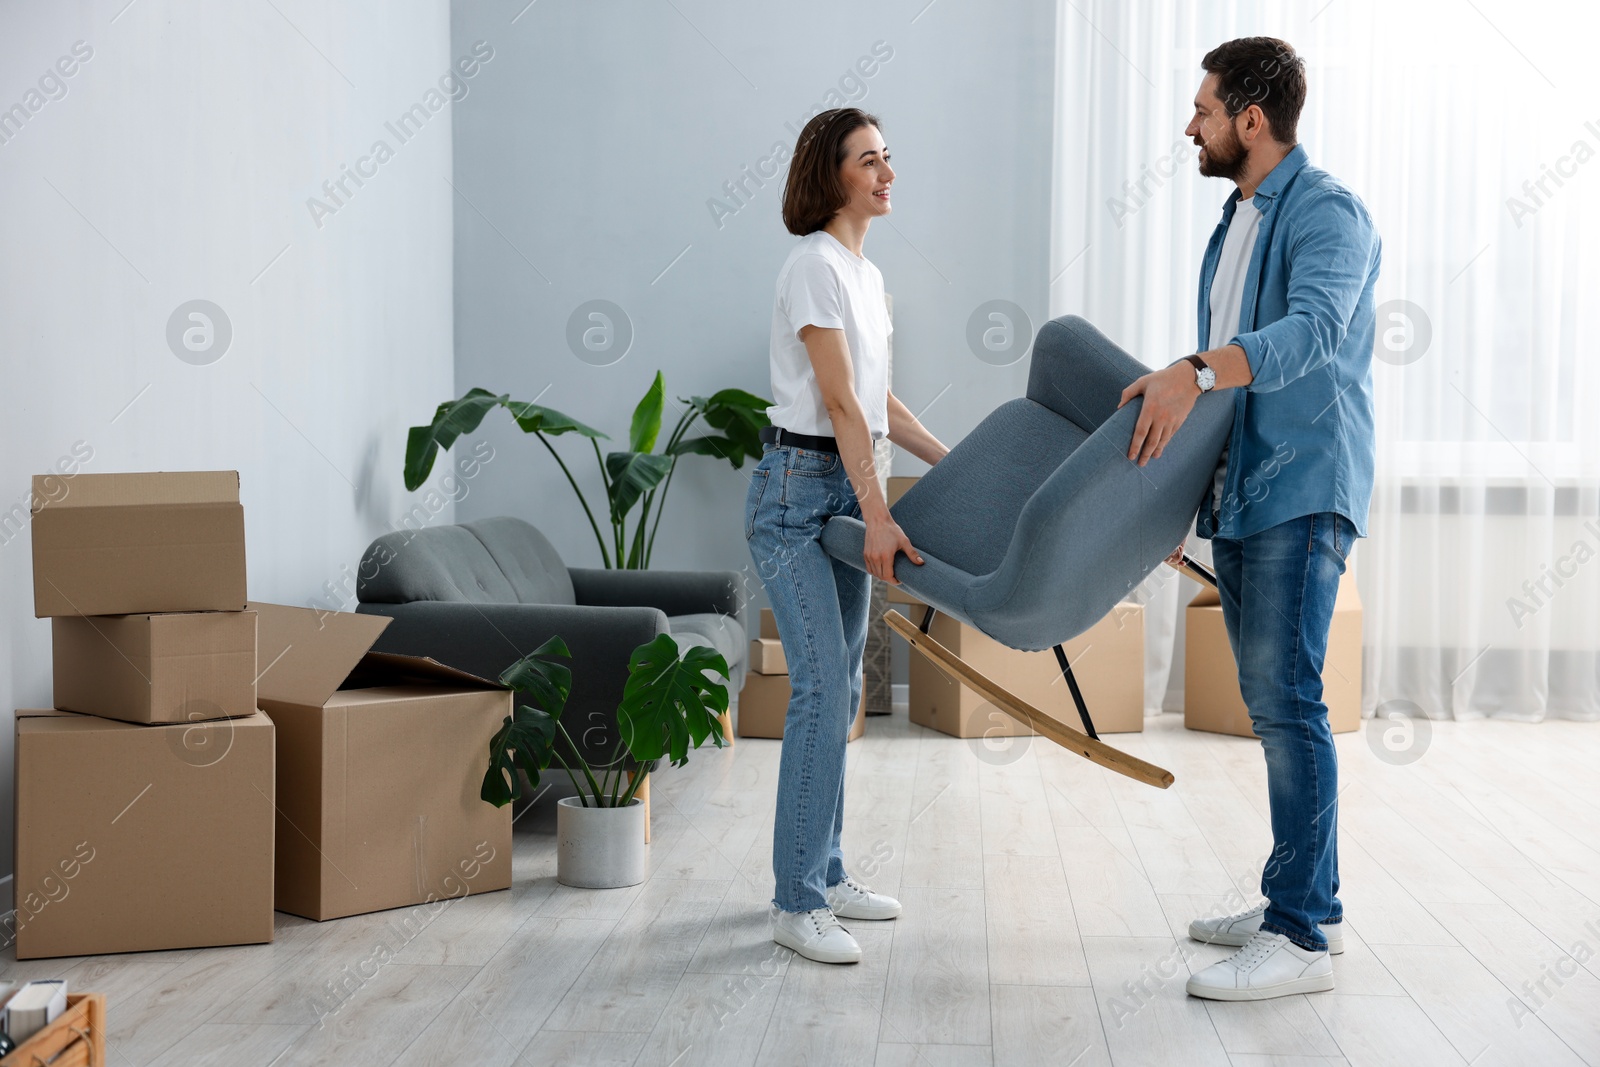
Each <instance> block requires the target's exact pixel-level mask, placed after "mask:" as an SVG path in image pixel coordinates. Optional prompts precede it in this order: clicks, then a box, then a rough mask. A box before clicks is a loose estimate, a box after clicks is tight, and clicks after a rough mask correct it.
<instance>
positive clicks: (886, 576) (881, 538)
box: [861, 518, 922, 585]
mask: <svg viewBox="0 0 1600 1067" xmlns="http://www.w3.org/2000/svg"><path fill="white" fill-rule="evenodd" d="M900 552H904V553H905V554H906V559H909V560H910V561H911V562H912V563H915V564H916V565H917V566H919V567H920V566H922V553H920V552H918V551H917V550H916V549H915V548H912V547H911V539H910V538H908V537H907V536H906V533H905V531H904V530H902V529H900V526H899V524H898V523H896V522H895V521H894V520H893V519H889V518H885V519H880V520H878V521H876V522H868V523H867V544H866V548H865V549H864V550H863V551H862V553H861V558H862V561H863V562H865V563H866V565H867V573H868V574H870V575H872V576H873V577H874V578H881V579H883V580H884V581H886V582H888V583H889V584H890V585H899V584H900V582H899V579H897V578H895V576H894V557H895V555H896V554H897V553H900Z"/></svg>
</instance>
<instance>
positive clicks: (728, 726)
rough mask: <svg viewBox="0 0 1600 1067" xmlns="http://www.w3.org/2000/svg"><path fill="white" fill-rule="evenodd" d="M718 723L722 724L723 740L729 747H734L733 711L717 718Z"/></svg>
mask: <svg viewBox="0 0 1600 1067" xmlns="http://www.w3.org/2000/svg"><path fill="white" fill-rule="evenodd" d="M717 721H718V722H720V723H721V724H722V740H723V743H724V744H725V745H726V746H727V747H728V748H732V747H733V709H732V708H729V709H728V710H727V711H724V712H722V713H721V714H720V715H718V716H717Z"/></svg>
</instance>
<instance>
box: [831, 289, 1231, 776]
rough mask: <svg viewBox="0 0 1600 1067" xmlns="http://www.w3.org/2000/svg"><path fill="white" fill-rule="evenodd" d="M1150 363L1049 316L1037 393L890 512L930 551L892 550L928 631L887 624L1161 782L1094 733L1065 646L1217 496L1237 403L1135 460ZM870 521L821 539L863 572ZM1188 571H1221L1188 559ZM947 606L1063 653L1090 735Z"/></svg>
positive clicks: (1039, 351) (1025, 713)
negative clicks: (938, 621) (941, 627)
mask: <svg viewBox="0 0 1600 1067" xmlns="http://www.w3.org/2000/svg"><path fill="white" fill-rule="evenodd" d="M1148 370H1149V368H1147V367H1146V366H1144V365H1143V364H1142V363H1140V362H1139V361H1138V360H1135V359H1134V358H1133V357H1132V356H1130V355H1128V354H1127V353H1126V352H1123V351H1122V350H1121V349H1119V348H1117V347H1116V345H1114V344H1112V343H1111V341H1110V340H1108V339H1107V338H1106V336H1105V335H1104V334H1102V333H1100V331H1098V330H1097V329H1095V328H1094V327H1093V326H1091V325H1090V324H1089V323H1088V322H1086V321H1084V320H1083V319H1081V318H1077V317H1076V316H1070V315H1069V316H1065V317H1063V318H1059V319H1055V320H1052V321H1051V322H1048V323H1046V324H1045V325H1044V327H1043V328H1042V329H1040V331H1039V334H1038V336H1037V337H1036V338H1035V340H1034V345H1033V362H1032V364H1031V366H1030V368H1029V375H1028V391H1027V395H1026V396H1023V397H1019V398H1017V399H1016V400H1012V401H1008V402H1007V403H1005V404H1003V405H1001V406H1000V407H999V408H997V409H996V410H995V411H994V412H992V413H991V414H990V415H989V416H988V417H987V418H986V419H984V420H983V422H981V423H980V424H979V425H978V426H977V427H976V428H975V429H974V430H973V431H972V432H971V433H970V434H968V435H967V436H966V438H965V439H964V440H962V441H961V443H960V444H958V445H956V447H955V448H953V449H951V451H950V454H949V455H947V456H946V457H945V458H944V459H942V460H941V461H940V462H939V463H938V464H937V465H936V466H935V467H933V469H932V470H930V471H929V472H928V473H927V474H926V475H924V476H923V477H922V478H921V479H920V480H918V482H917V484H916V485H915V486H913V487H912V488H911V489H909V490H907V492H906V493H905V495H904V496H902V497H901V498H900V500H899V501H897V502H896V503H895V505H894V507H893V509H892V510H893V513H894V518H895V521H896V522H897V523H899V525H900V528H901V529H902V530H904V531H905V533H906V536H907V537H909V538H910V540H911V543H912V544H913V545H915V546H916V547H917V551H918V552H920V553H921V554H922V557H923V563H922V564H921V565H920V566H919V565H917V564H914V563H912V562H911V561H910V560H908V559H906V558H905V556H904V555H901V556H898V557H897V558H896V559H895V570H894V574H895V578H896V579H897V580H898V581H899V582H900V583H901V584H902V585H904V586H905V588H906V590H907V591H908V592H910V593H911V594H912V595H913V596H915V597H916V598H917V599H918V600H920V601H922V603H924V604H926V605H928V608H927V613H926V615H925V616H924V618H923V620H922V625H921V626H920V627H919V626H917V625H915V624H913V623H912V622H911V621H910V620H908V619H906V618H905V617H904V616H902V615H900V614H899V613H898V612H890V613H889V614H888V616H887V621H888V623H889V625H890V627H891V628H892V629H893V630H894V631H895V632H896V633H899V634H900V635H901V636H902V637H904V638H905V639H906V640H907V641H909V642H910V644H911V647H912V648H914V649H915V650H916V651H917V652H918V653H920V654H921V655H924V656H926V657H927V658H928V659H929V661H930V662H932V663H933V664H934V665H935V666H936V667H938V668H939V669H940V670H941V671H943V672H944V673H945V674H947V675H949V676H950V677H951V678H953V679H954V680H956V681H957V682H959V683H961V684H962V685H965V686H967V687H968V688H970V689H972V690H973V691H974V692H976V693H978V694H979V695H981V696H982V697H983V698H984V699H986V700H988V701H989V702H990V703H992V704H994V705H995V707H997V708H999V709H1000V710H1002V711H1004V712H1005V713H1006V714H1007V715H1010V716H1011V717H1012V718H1014V719H1016V720H1018V721H1019V722H1021V723H1023V724H1025V725H1027V726H1029V727H1031V728H1032V729H1033V730H1034V731H1035V732H1036V733H1038V734H1041V735H1042V736H1044V737H1048V738H1049V739H1050V740H1052V741H1054V742H1056V743H1057V744H1058V745H1061V746H1062V747H1063V748H1066V749H1069V750H1071V751H1073V752H1076V753H1077V754H1078V755H1080V756H1082V757H1084V758H1085V759H1087V760H1090V761H1091V762H1094V763H1098V764H1099V765H1101V766H1102V767H1105V768H1107V769H1109V770H1113V771H1116V772H1117V773H1119V774H1124V775H1127V776H1128V777H1129V778H1132V779H1134V780H1136V781H1140V782H1145V783H1147V784H1149V785H1153V786H1156V787H1157V788H1161V789H1165V788H1166V787H1168V786H1170V785H1171V784H1172V782H1173V777H1172V774H1171V773H1170V772H1169V771H1166V770H1163V769H1162V768H1160V767H1157V766H1155V765H1154V764H1151V763H1147V762H1146V761H1144V760H1142V759H1139V758H1138V757H1136V756H1130V755H1128V754H1127V753H1125V752H1121V751H1118V750H1117V749H1115V748H1113V747H1111V746H1110V745H1108V744H1106V743H1105V742H1103V741H1101V740H1100V739H1099V736H1098V734H1097V733H1096V731H1095V728H1094V722H1093V720H1092V719H1091V718H1090V715H1089V710H1088V708H1087V706H1086V705H1085V703H1084V700H1083V694H1082V692H1081V691H1080V690H1079V688H1078V684H1077V680H1076V678H1075V677H1074V676H1073V673H1072V666H1071V664H1070V663H1069V662H1068V661H1067V657H1066V653H1065V651H1064V650H1063V648H1062V644H1063V642H1065V641H1068V640H1070V639H1071V638H1073V637H1076V636H1077V635H1078V634H1081V633H1083V632H1084V631H1085V630H1087V629H1088V628H1089V627H1091V626H1093V625H1094V624H1095V623H1096V622H1098V621H1099V620H1100V619H1101V618H1102V617H1103V616H1104V615H1105V614H1106V613H1107V612H1108V611H1110V610H1111V609H1112V608H1113V607H1114V606H1115V605H1116V603H1117V602H1118V601H1119V600H1121V599H1122V598H1123V597H1125V596H1126V595H1127V594H1128V593H1130V592H1132V591H1133V589H1134V588H1135V587H1136V586H1137V585H1138V584H1139V583H1140V582H1142V581H1143V580H1144V579H1145V577H1146V576H1147V575H1149V574H1150V572H1151V571H1153V570H1155V568H1156V567H1157V566H1159V565H1160V564H1161V563H1162V561H1163V560H1165V559H1166V558H1167V556H1168V555H1170V554H1171V553H1172V550H1173V547H1174V546H1175V545H1177V544H1179V543H1180V542H1181V541H1182V540H1183V538H1184V535H1185V534H1186V533H1187V532H1188V528H1189V523H1190V521H1191V520H1192V519H1193V518H1194V516H1195V513H1196V512H1197V511H1198V509H1199V507H1200V506H1201V504H1202V502H1204V501H1205V500H1206V499H1207V497H1208V496H1209V494H1210V492H1211V483H1212V476H1213V474H1214V472H1215V470H1216V467H1217V462H1218V459H1219V458H1220V456H1221V453H1222V448H1223V446H1224V444H1225V443H1226V441H1227V438H1228V432H1229V430H1230V429H1231V427H1232V424H1233V414H1234V400H1233V399H1232V398H1231V397H1229V396H1224V395H1219V394H1216V393H1206V394H1204V395H1202V396H1201V397H1200V398H1199V399H1198V400H1197V401H1196V402H1195V406H1194V410H1193V411H1192V412H1191V414H1190V415H1189V418H1188V419H1187V421H1185V423H1184V424H1183V426H1182V428H1181V429H1180V430H1179V431H1178V433H1177V434H1176V435H1175V436H1174V437H1173V438H1172V440H1171V442H1169V443H1168V444H1167V446H1166V448H1165V450H1164V451H1163V453H1162V456H1161V458H1159V459H1153V460H1151V461H1150V462H1149V463H1148V464H1147V465H1145V466H1144V467H1139V466H1137V465H1135V464H1134V463H1132V462H1130V461H1129V460H1128V446H1129V443H1130V441H1131V440H1132V437H1133V428H1134V423H1135V422H1136V421H1137V419H1138V416H1139V409H1140V405H1141V404H1142V400H1139V399H1135V400H1133V401H1132V402H1130V403H1129V404H1127V405H1126V406H1125V407H1122V408H1120V409H1119V408H1118V407H1117V404H1118V403H1119V401H1120V400H1121V396H1122V391H1123V390H1124V389H1125V388H1127V386H1128V385H1130V384H1131V383H1132V382H1133V381H1134V379H1136V378H1138V377H1140V376H1141V375H1143V374H1145V373H1147V371H1148ZM865 540H866V527H865V526H864V525H863V524H862V523H861V522H860V521H859V520H856V519H851V518H846V517H835V518H833V519H830V520H829V521H828V523H827V525H826V526H825V527H824V528H823V532H822V545H823V547H824V548H825V549H826V550H827V552H828V553H829V554H830V555H831V556H833V557H834V558H835V559H838V560H840V561H842V562H844V563H848V564H850V565H851V566H854V567H856V568H858V569H860V568H862V566H863V563H862V549H863V546H864V544H865ZM1179 570H1181V571H1182V572H1184V573H1186V574H1188V575H1189V576H1191V577H1194V578H1196V579H1198V580H1200V581H1206V582H1209V583H1211V584H1213V585H1214V584H1215V578H1214V577H1212V576H1211V575H1210V573H1209V572H1208V571H1206V570H1205V568H1203V567H1201V566H1200V565H1199V564H1197V563H1195V561H1193V560H1191V559H1190V558H1189V557H1187V556H1185V557H1183V563H1182V565H1181V566H1180V567H1179ZM935 611H942V612H944V613H945V614H947V615H950V616H951V617H953V618H955V619H957V620H958V621H960V622H964V623H967V624H968V625H970V626H972V627H974V628H975V629H977V630H980V631H981V632H983V633H985V634H987V635H989V636H990V637H992V638H994V639H995V640H997V641H999V642H1000V643H1001V644H1003V645H1006V646H1008V647H1010V648H1015V649H1020V650H1027V651H1043V650H1044V649H1047V648H1054V650H1055V654H1056V660H1057V662H1058V663H1059V664H1060V667H1061V672H1062V676H1063V678H1064V679H1065V680H1066V682H1067V688H1068V689H1069V691H1070V692H1071V693H1072V698H1073V702H1074V704H1075V705H1076V706H1077V710H1078V715H1079V718H1080V719H1081V720H1082V723H1083V728H1084V732H1082V733H1080V732H1079V731H1078V730H1075V729H1073V728H1072V727H1070V726H1067V725H1066V724H1065V723H1063V722H1061V721H1060V720H1059V719H1057V718H1055V717H1054V716H1051V715H1049V714H1047V713H1046V712H1044V711H1041V710H1040V709H1038V708H1035V707H1034V706H1032V705H1031V704H1028V703H1027V702H1026V701H1023V700H1020V699H1019V698H1017V697H1016V696H1014V695H1013V694H1011V693H1009V692H1008V691H1007V690H1006V689H1005V688H1004V687H1003V686H1001V685H1000V684H999V683H997V682H995V681H994V680H993V679H990V678H987V677H985V676H984V675H983V674H981V673H980V672H978V671H976V670H974V669H973V668H972V667H970V666H969V665H967V664H966V663H964V662H962V660H961V658H960V657H959V656H957V655H955V654H954V653H953V652H951V651H950V650H949V649H947V648H945V647H944V646H943V645H941V644H940V643H939V642H937V641H935V640H934V639H933V638H932V637H930V636H929V634H928V627H929V625H930V624H931V622H932V620H933V613H934V612H935Z"/></svg>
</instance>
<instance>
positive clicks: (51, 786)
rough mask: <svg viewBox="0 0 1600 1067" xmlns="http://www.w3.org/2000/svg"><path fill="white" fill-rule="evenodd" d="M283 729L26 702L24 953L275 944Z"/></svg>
mask: <svg viewBox="0 0 1600 1067" xmlns="http://www.w3.org/2000/svg"><path fill="white" fill-rule="evenodd" d="M273 736H274V731H273V725H272V721H271V720H270V719H268V718H267V717H266V716H265V715H262V714H260V713H259V712H258V713H256V714H255V715H252V716H250V717H249V718H246V719H221V720H218V721H216V722H210V723H204V724H201V725H198V726H197V725H190V724H186V723H185V724H178V725H171V726H138V725H134V724H132V723H125V722H116V721H113V720H110V719H102V718H98V717H95V716H90V715H77V714H74V713H71V712H64V711H53V710H51V711H18V712H17V717H16V749H15V751H16V761H17V764H16V780H15V788H16V797H15V799H16V817H17V825H16V831H17V832H16V842H15V856H14V860H15V867H14V868H13V869H14V870H15V872H16V880H15V885H14V889H15V893H16V904H17V908H16V914H15V916H14V917H13V918H12V919H11V920H9V921H10V922H13V923H15V926H14V927H13V928H9V929H6V931H5V932H6V933H7V934H8V935H10V934H14V936H15V938H16V950H17V958H18V959H34V958H38V957H43V956H88V955H99V954H102V953H108V952H143V951H150V950H154V949H183V948H202V947H206V946H211V945H244V944H255V943H258V942H263V941H271V940H272V877H273V847H272V835H273V804H274V800H275V798H276V796H277V795H278V794H277V792H276V790H275V789H274V780H273Z"/></svg>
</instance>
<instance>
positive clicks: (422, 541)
mask: <svg viewBox="0 0 1600 1067" xmlns="http://www.w3.org/2000/svg"><path fill="white" fill-rule="evenodd" d="M356 595H357V596H358V597H359V598H360V600H361V602H362V603H364V604H409V603H411V602H412V601H416V600H455V601H468V602H471V603H475V604H504V603H508V602H511V601H515V600H516V599H517V594H516V590H515V589H513V588H512V586H511V583H510V582H509V581H507V580H506V576H505V573H504V572H503V571H502V570H501V569H500V564H498V563H496V562H495V560H494V557H493V556H491V555H490V554H489V550H488V549H486V548H485V547H484V546H483V542H482V541H480V540H479V539H478V538H477V537H476V536H475V535H474V534H473V533H472V531H471V530H468V529H466V528H464V527H461V526H434V527H429V528H427V529H422V530H394V531H392V532H390V533H386V534H384V535H383V536H382V537H379V538H378V539H377V540H375V541H373V542H372V544H371V545H370V546H368V548H367V552H366V555H364V556H363V557H362V558H361V567H360V570H359V572H358V574H357V578H356Z"/></svg>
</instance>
